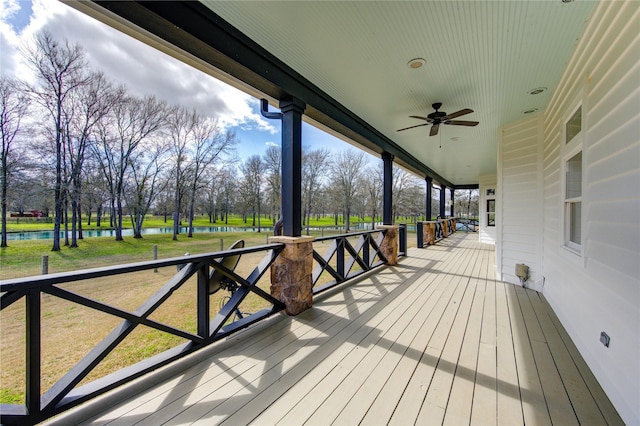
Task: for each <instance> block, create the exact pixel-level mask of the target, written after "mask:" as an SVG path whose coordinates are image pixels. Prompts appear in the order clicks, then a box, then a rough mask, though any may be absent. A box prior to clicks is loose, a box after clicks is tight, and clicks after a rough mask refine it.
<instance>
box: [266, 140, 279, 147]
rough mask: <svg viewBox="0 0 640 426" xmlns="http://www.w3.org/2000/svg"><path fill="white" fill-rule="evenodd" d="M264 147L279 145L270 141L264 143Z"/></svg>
mask: <svg viewBox="0 0 640 426" xmlns="http://www.w3.org/2000/svg"><path fill="white" fill-rule="evenodd" d="M265 145H266V146H280V144H277V143H275V142H271V141H268V142H265Z"/></svg>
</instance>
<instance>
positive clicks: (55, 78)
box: [23, 31, 87, 251]
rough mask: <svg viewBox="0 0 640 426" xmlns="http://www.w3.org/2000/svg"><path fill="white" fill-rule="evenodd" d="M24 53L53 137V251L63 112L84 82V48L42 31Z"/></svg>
mask: <svg viewBox="0 0 640 426" xmlns="http://www.w3.org/2000/svg"><path fill="white" fill-rule="evenodd" d="M23 53H24V56H25V58H26V59H27V62H28V63H29V65H30V66H31V68H32V69H33V70H34V71H35V72H36V76H37V78H38V82H39V87H36V88H33V90H32V94H33V96H34V98H35V100H36V101H37V102H38V104H40V105H41V106H42V107H44V108H45V110H46V111H47V112H48V114H49V116H50V119H51V124H52V129H53V131H52V134H53V137H54V140H55V158H56V173H55V221H54V233H53V247H52V250H53V251H58V250H60V224H61V223H62V217H63V214H64V196H65V188H64V186H63V167H64V164H63V161H64V156H63V149H64V143H63V131H64V127H63V114H64V107H65V102H66V101H67V98H68V97H69V96H70V94H71V93H72V92H73V91H74V90H76V89H77V88H78V87H81V86H83V85H84V84H86V79H87V76H86V74H85V72H84V69H85V66H86V62H85V55H84V51H83V50H82V48H81V47H80V45H78V44H74V45H71V44H69V43H68V42H66V41H65V42H64V43H62V44H61V43H59V42H58V41H57V40H55V39H54V38H53V36H52V35H51V34H50V33H49V32H47V31H42V32H40V33H38V34H37V35H36V37H35V42H34V45H33V46H29V47H26V48H25V49H24V52H23Z"/></svg>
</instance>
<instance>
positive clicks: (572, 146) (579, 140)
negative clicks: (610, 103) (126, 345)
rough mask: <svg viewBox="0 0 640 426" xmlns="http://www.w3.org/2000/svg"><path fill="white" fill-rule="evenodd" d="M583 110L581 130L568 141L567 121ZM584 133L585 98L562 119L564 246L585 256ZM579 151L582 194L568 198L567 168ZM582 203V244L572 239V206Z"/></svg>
mask: <svg viewBox="0 0 640 426" xmlns="http://www.w3.org/2000/svg"><path fill="white" fill-rule="evenodd" d="M579 109H580V110H581V119H580V121H581V125H580V131H579V132H578V133H576V134H575V135H574V136H573V138H572V139H571V140H570V141H568V142H567V140H566V138H567V123H568V122H569V120H571V118H572V117H573V116H574V114H575V113H576V112H577V111H578V110H579ZM584 135H585V105H584V102H583V99H579V100H578V101H576V103H574V104H573V107H572V108H571V109H570V110H569V113H568V114H566V115H565V116H564V118H563V121H562V141H561V146H562V148H561V174H560V176H561V191H562V192H561V209H560V211H561V213H560V214H561V215H562V220H561V222H560V223H561V224H562V230H561V234H562V244H561V245H562V247H564V248H566V249H567V250H569V251H570V252H572V253H575V254H577V255H579V256H581V257H582V256H583V249H584V232H583V230H584V208H583V207H584V189H585V167H584V164H585V157H584ZM578 153H583V155H582V168H581V173H580V185H581V190H580V196H579V197H571V198H567V168H568V162H569V161H570V160H571V159H572V158H573V157H575V156H576V155H577V154H578ZM576 203H580V206H581V212H580V225H579V226H580V244H578V243H576V242H573V241H571V206H572V205H574V204H576Z"/></svg>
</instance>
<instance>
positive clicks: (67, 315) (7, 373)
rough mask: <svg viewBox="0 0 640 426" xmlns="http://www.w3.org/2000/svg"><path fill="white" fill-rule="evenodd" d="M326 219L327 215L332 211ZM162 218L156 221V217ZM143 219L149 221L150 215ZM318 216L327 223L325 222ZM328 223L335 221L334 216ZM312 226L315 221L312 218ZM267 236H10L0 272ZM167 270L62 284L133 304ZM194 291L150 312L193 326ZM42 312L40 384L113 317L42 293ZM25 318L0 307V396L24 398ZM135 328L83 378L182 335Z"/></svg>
mask: <svg viewBox="0 0 640 426" xmlns="http://www.w3.org/2000/svg"><path fill="white" fill-rule="evenodd" d="M328 219H330V220H331V218H328ZM154 220H155V221H157V220H158V219H157V218H155V219H154ZM160 221H162V219H161V218H160ZM207 222H208V221H207ZM240 222H241V221H240ZM149 223H150V224H153V223H154V221H150V222H149ZM235 223H238V222H235ZM320 223H322V224H326V222H320ZM329 224H330V225H333V222H330V223H329ZM156 226H157V225H156ZM316 226H318V224H317V223H316ZM330 233H332V234H338V233H342V231H325V232H324V235H328V234H330ZM313 234H314V233H313V232H312V235H313ZM315 234H316V235H318V234H319V232H318V231H316V232H315ZM270 237H271V232H262V233H258V232H221V233H218V232H216V233H195V234H194V236H193V237H192V238H188V237H187V236H186V234H181V235H180V236H179V239H178V241H173V240H172V235H171V234H153V235H145V236H144V238H141V239H134V238H133V237H125V239H124V241H115V239H114V238H108V237H96V238H85V239H83V240H80V241H79V247H77V248H73V249H72V248H69V247H63V248H62V250H60V251H57V252H52V251H51V240H40V241H38V240H27V241H10V242H9V247H6V248H1V249H0V278H3V279H9V278H18V277H25V276H32V275H39V274H40V272H41V261H42V256H45V255H46V256H48V260H49V273H56V272H63V271H70V270H78V269H86V268H93V267H100V266H107V265H115V264H124V263H131V262H136V261H144V260H151V259H152V258H153V247H154V245H157V247H158V257H159V258H161V259H162V258H168V257H176V256H182V255H183V254H185V253H187V252H188V253H191V254H201V253H209V252H214V251H219V250H220V248H221V246H222V247H223V248H227V247H229V246H230V245H231V244H232V243H233V242H234V241H236V240H238V239H243V240H245V243H246V246H256V245H262V244H265V243H266V242H267V241H268V240H269V238H270ZM407 239H408V242H409V245H414V246H415V233H410V234H409V235H408V238H407ZM323 244H325V245H326V244H327V243H320V244H319V247H318V249H319V250H321V251H322V250H323ZM262 256H263V254H260V253H256V254H249V255H245V256H243V259H244V260H243V262H241V263H240V264H239V265H238V269H237V272H238V273H240V274H241V275H243V276H248V274H249V273H250V272H251V270H252V269H253V267H254V266H255V265H256V264H257V263H258V262H259V261H260V259H261V257H262ZM173 274H175V268H174V267H171V268H169V267H167V268H161V269H160V270H159V271H158V273H153V271H146V272H140V273H131V274H127V275H126V276H122V277H119V279H113V277H105V278H100V279H94V280H87V281H86V282H85V281H80V282H77V283H73V284H70V285H68V288H69V289H72V290H73V291H77V292H78V293H79V294H85V295H87V296H89V297H92V298H94V299H96V300H108V301H109V303H110V304H112V305H113V306H117V307H120V308H122V309H126V310H133V309H135V308H136V307H137V306H139V305H140V304H141V303H143V302H144V300H146V299H147V298H148V297H149V296H150V295H151V294H152V292H153V291H155V290H156V289H157V288H159V286H161V285H162V284H163V283H165V282H166V281H167V280H168V279H170V278H171V277H172V276H173ZM194 280H195V279H192V280H191V281H194ZM269 281H270V279H269V273H268V272H267V273H266V274H265V276H264V277H263V278H262V279H261V281H260V284H259V285H260V287H261V288H263V290H265V291H267V292H268V291H269ZM194 282H195V281H194ZM194 294H195V284H194V283H193V282H191V284H188V285H185V286H183V288H181V289H179V290H178V291H176V293H175V294H173V295H172V296H171V297H172V300H170V301H168V303H165V304H163V306H162V307H161V308H160V309H159V310H158V312H156V313H154V315H155V316H156V317H155V318H156V320H158V321H160V322H165V323H167V324H173V323H176V324H174V325H176V326H177V327H179V328H182V329H184V330H187V331H190V332H195V327H196V326H195V314H194V313H195V312H196V306H195V302H196V298H195V297H194ZM224 296H225V293H224V292H220V293H218V294H216V295H214V296H212V301H211V304H212V311H213V313H215V312H217V310H218V309H219V306H220V304H221V303H222V302H221V301H222V298H223V297H224ZM263 305H265V301H264V300H263V299H261V298H259V297H257V296H255V295H253V294H252V295H250V296H249V297H248V298H247V299H246V300H245V301H244V302H243V307H242V310H243V311H244V312H256V311H258V310H259V309H262V308H264V307H265V306H263ZM41 312H42V330H43V341H42V351H43V365H42V378H41V380H42V384H43V386H44V388H48V387H49V386H51V385H52V384H53V383H55V381H56V380H58V379H59V378H60V374H62V372H64V371H67V370H68V369H69V368H71V367H72V366H73V365H74V364H75V363H76V362H77V361H79V360H80V359H81V358H82V356H84V354H85V353H86V351H87V348H91V347H93V346H95V345H96V344H97V343H98V342H99V341H100V339H102V337H103V336H104V335H105V334H106V333H108V332H109V331H110V330H112V329H113V327H115V326H117V324H118V321H116V320H114V319H113V318H112V317H111V316H108V315H104V314H100V313H97V312H94V311H93V310H91V309H89V308H85V307H82V306H78V305H77V304H73V303H71V302H67V301H64V300H61V299H58V298H56V297H53V296H51V295H46V294H45V295H43V296H42V309H41ZM24 318H25V306H24V303H14V304H13V305H11V306H10V307H9V308H7V309H6V310H3V311H2V312H1V313H0V337H1V340H2V344H1V345H0V358H1V359H3V365H5V366H6V367H7V368H4V369H2V371H0V403H23V402H24V388H23V380H24V376H25V364H24V363H25V361H24V360H25V354H24V347H25V346H24V345H25V341H24V339H25V331H24ZM87 324H91V332H90V333H88V332H87ZM135 333H136V334H135V335H132V336H130V337H129V338H128V340H127V341H126V342H124V343H123V344H121V345H120V346H119V347H118V351H117V353H113V354H111V355H109V357H108V358H107V359H105V361H103V362H102V363H101V364H100V366H98V368H97V369H96V371H94V372H93V373H92V374H91V376H89V377H88V378H87V379H85V382H86V381H90V380H93V379H95V378H97V377H102V376H104V375H105V374H109V373H111V372H113V371H116V370H118V369H120V368H122V367H124V366H126V365H131V364H132V363H135V362H137V361H139V360H141V359H144V358H147V357H149V356H152V355H154V354H156V353H160V352H162V351H164V350H166V349H168V348H170V347H173V346H175V345H176V344H178V343H180V342H181V340H180V339H179V338H177V337H175V336H171V335H165V334H162V333H158V332H157V331H156V330H153V329H144V327H141V328H140V330H137V331H136V332H135ZM62 347H64V348H65V350H64V351H61V350H60V348H62ZM83 383H84V382H83Z"/></svg>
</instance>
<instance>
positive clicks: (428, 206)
mask: <svg viewBox="0 0 640 426" xmlns="http://www.w3.org/2000/svg"><path fill="white" fill-rule="evenodd" d="M424 180H425V181H426V182H427V188H426V194H425V215H424V220H427V221H429V220H431V197H432V189H433V179H432V178H430V177H429V176H427V177H426V178H424Z"/></svg>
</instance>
